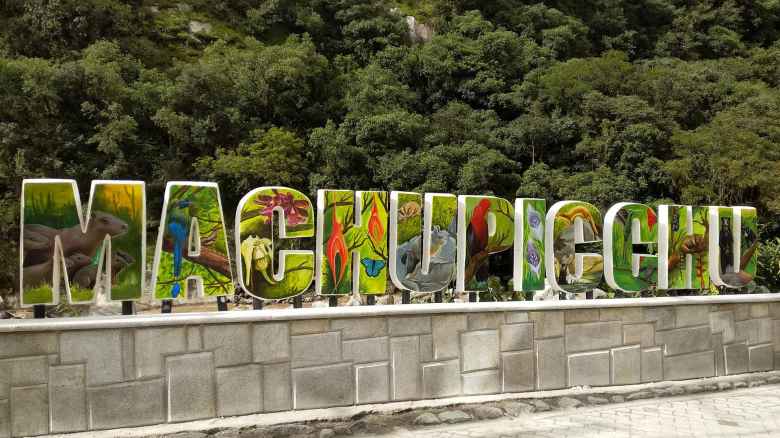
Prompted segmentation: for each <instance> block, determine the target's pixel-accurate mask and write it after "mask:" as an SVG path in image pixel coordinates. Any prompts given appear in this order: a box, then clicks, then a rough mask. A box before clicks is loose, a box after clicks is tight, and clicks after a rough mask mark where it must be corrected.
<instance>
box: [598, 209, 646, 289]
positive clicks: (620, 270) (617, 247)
mask: <svg viewBox="0 0 780 438" xmlns="http://www.w3.org/2000/svg"><path fill="white" fill-rule="evenodd" d="M617 205H619V206H620V207H619V209H617V210H616V211H615V214H614V215H611V214H610V213H611V212H612V211H613V209H614V208H615V206H613V207H612V208H610V212H608V215H607V216H608V217H607V221H609V222H610V223H611V227H612V235H611V236H605V238H607V239H612V240H611V242H610V243H611V246H612V251H611V252H612V254H611V257H612V258H611V263H612V273H611V274H612V275H611V276H609V275H608V276H607V280H608V281H607V283H612V284H609V285H610V286H611V287H613V288H616V289H620V290H622V291H624V292H642V291H646V290H649V289H652V288H655V286H656V283H657V282H658V257H657V256H656V255H654V254H655V252H656V249H655V248H656V244H655V242H657V241H658V227H657V226H656V224H657V222H658V220H657V216H656V214H655V211H653V209H652V208H650V207H648V206H646V205H643V204H636V203H628V202H627V203H621V204H616V206H617ZM610 216H612V217H610ZM635 224H636V225H635ZM635 227H636V231H638V233H637V235H636V236H634V235H633V234H634V228H635ZM635 238H636V240H635ZM635 244H644V245H645V252H643V253H636V252H635V247H634V245H635ZM606 256H608V255H605V257H606Z"/></svg>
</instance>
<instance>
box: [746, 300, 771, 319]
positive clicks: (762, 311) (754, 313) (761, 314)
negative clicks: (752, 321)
mask: <svg viewBox="0 0 780 438" xmlns="http://www.w3.org/2000/svg"><path fill="white" fill-rule="evenodd" d="M750 317H751V318H768V317H769V304H768V303H751V304H750Z"/></svg>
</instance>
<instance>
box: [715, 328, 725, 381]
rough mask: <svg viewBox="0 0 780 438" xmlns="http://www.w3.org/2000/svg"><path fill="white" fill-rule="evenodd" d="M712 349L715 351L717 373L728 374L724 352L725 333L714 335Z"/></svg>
mask: <svg viewBox="0 0 780 438" xmlns="http://www.w3.org/2000/svg"><path fill="white" fill-rule="evenodd" d="M712 351H714V352H715V375H716V376H725V375H726V357H725V355H724V354H723V334H722V333H716V334H714V335H712Z"/></svg>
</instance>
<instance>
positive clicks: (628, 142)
mask: <svg viewBox="0 0 780 438" xmlns="http://www.w3.org/2000/svg"><path fill="white" fill-rule="evenodd" d="M406 15H414V16H415V18H416V22H417V28H415V29H410V28H409V27H408V25H407V22H406V20H407V17H406ZM0 25H1V26H0V191H2V194H0V211H2V212H3V213H2V214H0V225H2V226H0V236H2V238H3V239H0V262H4V263H6V264H8V265H13V264H14V260H15V257H16V251H17V246H18V240H17V239H18V236H19V229H18V211H19V204H18V196H19V191H20V182H21V180H22V179H23V178H30V177H68V178H75V179H77V180H78V182H79V184H80V186H81V187H82V190H85V191H86V188H87V187H88V185H89V181H90V180H91V179H95V178H133V179H139V178H142V179H144V180H146V181H147V188H148V199H149V216H150V218H154V217H155V216H156V215H158V213H159V208H160V203H161V202H160V201H161V200H160V197H161V196H162V192H163V188H164V185H165V182H166V181H167V180H174V179H207V180H215V181H218V182H220V183H221V184H222V185H221V187H222V193H223V196H224V199H225V208H226V210H227V211H229V210H230V209H232V208H233V207H235V203H236V202H237V201H238V199H240V197H241V196H242V195H243V193H244V192H245V191H247V190H249V189H251V188H252V187H255V186H259V185H280V184H284V185H290V186H294V187H298V188H300V189H302V190H309V191H310V194H313V191H314V190H315V189H317V188H351V189H394V190H417V191H436V192H452V193H461V194H467V193H468V194H480V193H482V194H496V195H500V196H506V197H512V196H515V195H518V196H540V197H544V198H546V199H548V200H549V201H550V202H552V201H556V200H561V199H581V200H584V201H589V202H593V203H594V204H596V205H598V206H600V207H606V206H608V205H609V204H611V203H612V202H616V201H623V200H636V201H642V202H646V203H648V204H650V205H657V204H658V203H659V202H667V203H668V202H685V203H691V204H724V205H736V204H746V205H755V206H757V207H758V208H759V214H760V217H761V218H762V221H764V222H765V223H766V226H765V227H764V230H765V236H763V238H766V239H770V238H774V237H776V236H778V235H780V198H778V195H777V193H776V190H775V187H777V186H778V183H780V181H778V178H780V177H778V176H777V175H780V125H778V123H779V122H778V120H780V97H779V96H780V91H779V89H778V87H780V6H779V5H778V2H777V1H749V0H724V1H721V0H717V1H716V0H703V1H697V2H688V1H681V0H638V1H627V0H594V1H589V2H581V1H573V0H545V1H542V2H539V1H528V0H497V1H491V2H485V1H475V0H446V1H445V0H398V1H394V0H367V1H366V0H275V1H264V2H256V1H248V0H239V1H226V0H219V1H209V2H207V1H204V0H184V1H181V2H176V3H168V2H156V1H150V2H137V1H129V2H123V1H118V0H86V1H81V2H77V1H75V0H30V1H21V0H8V1H4V2H0ZM421 26H422V27H421ZM412 34H414V35H412ZM426 34H427V36H426ZM421 35H423V36H425V37H424V38H421ZM84 195H86V193H84ZM152 234H153V233H152ZM150 235H151V234H150ZM770 265H771V264H767V263H764V264H763V265H762V266H763V267H762V269H767V267H768V266H770ZM13 275H14V273H10V272H3V273H0V288H2V289H3V290H5V291H6V292H7V291H10V290H11V289H12V287H13V286H12V282H13ZM763 278H780V274H779V275H774V276H772V275H763Z"/></svg>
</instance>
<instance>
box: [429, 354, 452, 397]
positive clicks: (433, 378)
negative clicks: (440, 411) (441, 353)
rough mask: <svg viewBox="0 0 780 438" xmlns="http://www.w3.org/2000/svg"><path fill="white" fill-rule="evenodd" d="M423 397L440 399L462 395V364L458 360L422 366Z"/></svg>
mask: <svg viewBox="0 0 780 438" xmlns="http://www.w3.org/2000/svg"><path fill="white" fill-rule="evenodd" d="M422 380H423V397H424V398H440V397H450V396H454V395H458V394H460V364H459V362H458V360H457V359H455V360H450V361H447V362H434V363H428V364H424V365H423V366H422Z"/></svg>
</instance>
